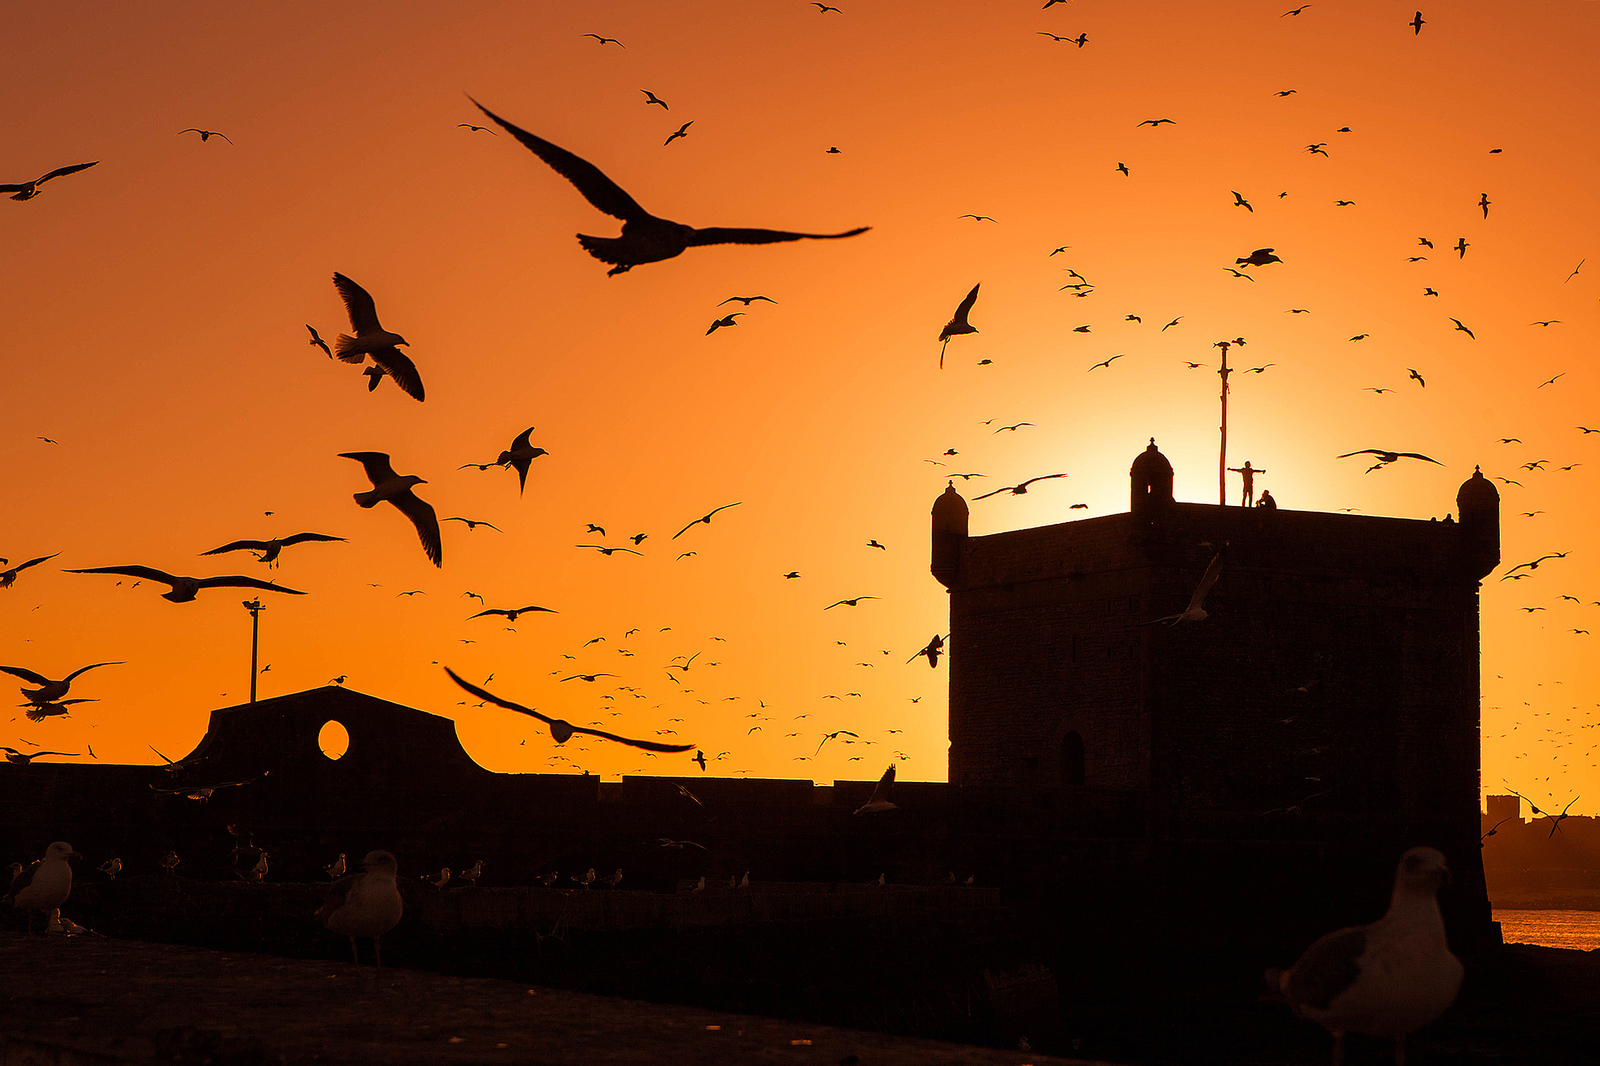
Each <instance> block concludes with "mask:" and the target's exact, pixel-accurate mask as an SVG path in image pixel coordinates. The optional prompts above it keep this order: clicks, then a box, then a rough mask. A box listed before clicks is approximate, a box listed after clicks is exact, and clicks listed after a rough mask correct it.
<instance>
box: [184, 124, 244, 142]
mask: <svg viewBox="0 0 1600 1066" xmlns="http://www.w3.org/2000/svg"><path fill="white" fill-rule="evenodd" d="M185 133H198V134H199V135H200V143H201V144H205V143H206V142H207V141H209V140H210V139H211V138H213V137H221V138H222V139H223V140H225V141H227V142H228V143H229V144H232V143H233V138H232V137H229V136H228V135H227V134H226V133H218V132H217V131H216V130H197V129H195V128H193V127H190V128H189V129H186V130H179V131H178V136H179V137H182V136H183V135H184V134H185Z"/></svg>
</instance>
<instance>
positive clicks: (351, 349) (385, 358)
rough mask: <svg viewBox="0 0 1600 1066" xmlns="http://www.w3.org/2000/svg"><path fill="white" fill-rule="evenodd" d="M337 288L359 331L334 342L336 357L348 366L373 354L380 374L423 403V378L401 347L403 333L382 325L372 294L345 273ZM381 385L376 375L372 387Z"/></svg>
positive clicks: (337, 277) (353, 326)
mask: <svg viewBox="0 0 1600 1066" xmlns="http://www.w3.org/2000/svg"><path fill="white" fill-rule="evenodd" d="M333 285H334V288H336V289H338V290H339V298H340V299H342V300H343V301H344V308H345V311H346V313H348V314H349V316H350V328H351V329H353V330H355V331H356V335H355V336H354V337H350V336H346V335H345V334H343V333H341V334H339V337H338V339H337V340H335V341H334V342H333V354H334V355H335V356H336V357H337V358H339V359H341V360H343V361H344V362H346V363H360V362H364V361H365V359H366V357H367V356H369V355H370V356H371V357H372V361H373V362H374V363H375V364H377V370H378V372H379V373H381V374H387V375H389V376H390V377H392V378H394V383H395V384H396V385H399V386H400V387H401V388H402V389H404V390H405V392H406V395H408V396H410V397H411V398H412V399H414V400H419V401H420V400H422V399H423V391H422V375H421V374H418V373H417V365H416V364H415V363H413V362H412V361H411V360H410V359H408V358H406V356H405V355H404V354H402V353H401V351H400V349H399V347H398V345H402V344H406V343H407V341H406V339H405V338H404V337H402V336H400V334H398V333H390V332H389V331H388V330H386V329H384V328H383V326H382V325H380V324H379V322H378V308H377V305H376V304H374V303H373V301H372V294H371V293H369V292H367V290H366V289H363V288H362V287H361V286H360V285H357V284H356V283H355V282H353V281H351V280H350V279H349V278H347V277H345V276H344V275H343V274H334V276H333ZM367 372H368V373H372V368H370V367H369V368H368V370H367ZM377 386H378V376H377V375H376V374H374V375H373V377H372V383H371V385H369V386H368V388H369V389H374V388H377Z"/></svg>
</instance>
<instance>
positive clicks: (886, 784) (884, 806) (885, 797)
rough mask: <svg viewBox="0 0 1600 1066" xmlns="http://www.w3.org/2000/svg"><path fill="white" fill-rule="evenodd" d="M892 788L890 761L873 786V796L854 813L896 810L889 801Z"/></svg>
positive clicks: (892, 771)
mask: <svg viewBox="0 0 1600 1066" xmlns="http://www.w3.org/2000/svg"><path fill="white" fill-rule="evenodd" d="M819 750H820V749H819ZM892 788H894V764H893V763H890V764H889V768H888V769H887V770H885V771H884V772H883V776H882V777H880V778H878V783H877V785H875V786H874V787H873V789H872V798H871V799H869V800H867V802H865V803H863V804H862V805H861V806H860V807H857V808H856V809H855V811H854V812H853V813H855V814H876V813H878V812H880V811H892V810H896V809H897V808H896V806H895V805H894V804H893V803H890V802H889V790H890V789H892Z"/></svg>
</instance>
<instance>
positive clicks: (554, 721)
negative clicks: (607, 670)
mask: <svg viewBox="0 0 1600 1066" xmlns="http://www.w3.org/2000/svg"><path fill="white" fill-rule="evenodd" d="M444 672H445V673H447V674H449V675H450V680H452V681H454V682H455V683H456V684H458V685H460V686H461V687H462V688H464V689H466V690H467V691H468V692H469V693H471V694H472V695H474V696H476V697H478V699H480V700H486V701H488V702H489V703H492V704H494V705H495V706H497V707H504V708H505V709H506V710H508V711H516V712H517V713H518V714H525V715H528V716H529V717H530V718H537V719H539V721H541V722H543V723H545V724H546V725H548V726H549V727H550V735H551V736H552V737H554V738H555V742H556V743H557V744H565V743H566V742H567V741H569V740H571V739H572V737H573V734H575V733H582V734H584V735H585V736H591V737H600V738H602V739H604V740H615V741H617V742H618V743H619V744H627V745H630V746H632V747H635V748H643V749H644V750H645V751H659V752H663V753H667V754H671V753H675V752H680V751H691V750H693V749H694V745H693V744H658V743H656V742H655V741H653V740H630V739H628V738H627V737H619V736H617V735H616V734H615V733H606V732H602V731H601V730H598V729H587V728H585V727H583V726H577V725H573V724H572V723H571V722H565V721H562V720H561V719H560V718H551V717H549V716H548V715H543V714H540V713H539V712H538V711H536V710H534V709H533V708H532V707H524V706H522V704H520V703H512V702H511V701H510V700H505V699H501V698H500V697H499V696H496V695H495V694H494V693H492V692H489V691H488V690H486V689H481V688H479V687H478V686H477V685H474V684H472V683H471V682H469V681H463V680H462V679H461V678H460V677H459V676H458V675H457V674H456V672H455V671H454V670H452V669H450V668H449V667H448V666H447V667H445V668H444ZM597 676H598V675H597ZM607 676H610V675H607Z"/></svg>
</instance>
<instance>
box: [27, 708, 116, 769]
mask: <svg viewBox="0 0 1600 1066" xmlns="http://www.w3.org/2000/svg"><path fill="white" fill-rule="evenodd" d="M99 702H100V701H99V700H89V699H77V700H57V701H56V702H54V703H28V704H23V706H25V707H27V708H28V709H27V710H26V711H24V712H23V713H24V714H25V715H27V718H28V721H30V722H42V721H44V720H45V719H46V718H50V717H53V716H55V715H58V714H70V713H72V712H71V710H70V708H71V707H72V705H73V704H75V703H99ZM89 754H90V755H94V745H92V744H91V745H90V746H89ZM94 757H95V758H99V756H98V755H94Z"/></svg>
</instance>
